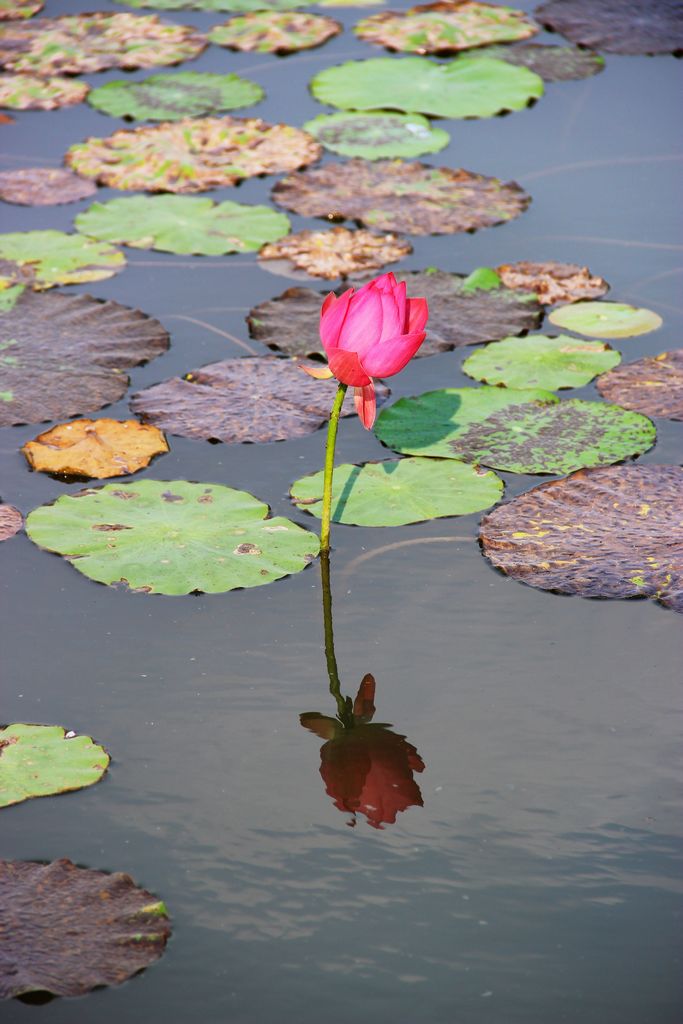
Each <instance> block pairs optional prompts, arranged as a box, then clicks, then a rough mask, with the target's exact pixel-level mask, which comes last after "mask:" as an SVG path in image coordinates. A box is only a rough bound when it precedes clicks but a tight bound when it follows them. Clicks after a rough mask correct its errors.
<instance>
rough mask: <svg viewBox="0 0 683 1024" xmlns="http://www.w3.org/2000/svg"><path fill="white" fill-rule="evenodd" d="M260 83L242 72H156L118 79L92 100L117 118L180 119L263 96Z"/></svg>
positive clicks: (96, 92)
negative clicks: (139, 78)
mask: <svg viewBox="0 0 683 1024" xmlns="http://www.w3.org/2000/svg"><path fill="white" fill-rule="evenodd" d="M264 96H265V93H264V91H263V89H262V88H261V86H260V85H257V84H256V83H255V82H250V81H249V80H248V79H246V78H240V77H239V75H215V74H211V73H210V72H199V71H176V73H175V74H174V75H152V76H151V77H150V78H143V79H142V81H140V82H127V81H116V82H108V83H107V85H102V86H100V88H99V89H93V91H92V92H91V93H90V95H89V96H88V103H90V105H91V106H93V107H96V108H97V110H101V111H102V112H103V113H105V114H111V115H112V116H113V117H126V118H130V119H132V120H141V121H179V120H181V118H183V117H201V116H202V115H203V114H217V113H222V112H223V111H225V110H235V109H236V108H237V107H248V106H251V104H253V103H258V102H259V101H260V100H262V99H263V97H264Z"/></svg>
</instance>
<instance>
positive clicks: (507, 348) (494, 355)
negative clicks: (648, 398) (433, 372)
mask: <svg viewBox="0 0 683 1024" xmlns="http://www.w3.org/2000/svg"><path fill="white" fill-rule="evenodd" d="M620 361H621V355H620V353H619V352H615V351H614V349H612V348H611V347H610V346H609V345H608V344H607V343H606V342H604V341H581V340H579V339H578V338H571V337H570V336H569V335H568V334H561V335H560V336H559V337H546V336H545V335H543V334H530V335H528V337H526V338H503V339H502V340H501V341H494V342H492V343H491V344H490V345H485V346H484V348H478V349H477V350H476V352H474V353H473V354H472V355H471V356H470V357H469V358H468V359H466V360H465V362H464V363H463V364H462V369H463V372H464V373H466V374H467V375H468V377H474V379H475V380H481V381H484V383H485V384H498V385H502V386H504V387H512V388H526V387H537V388H547V389H548V391H557V390H558V388H581V387H583V386H584V385H585V384H588V383H589V382H590V381H591V380H593V378H594V377H597V376H598V374H599V373H604V372H605V371H606V370H609V369H611V368H612V367H613V366H616V365H617V363H619V362H620Z"/></svg>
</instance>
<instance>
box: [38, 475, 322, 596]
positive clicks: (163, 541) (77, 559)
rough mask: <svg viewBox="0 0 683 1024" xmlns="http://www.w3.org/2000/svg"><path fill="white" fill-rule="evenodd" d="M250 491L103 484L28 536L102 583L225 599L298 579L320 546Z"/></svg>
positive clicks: (54, 510) (46, 508) (56, 510)
mask: <svg viewBox="0 0 683 1024" xmlns="http://www.w3.org/2000/svg"><path fill="white" fill-rule="evenodd" d="M267 515H268V506H267V505H265V504H263V502H261V501H259V500H258V499H257V498H255V497H254V496H253V495H252V494H247V492H246V491H236V490H234V489H233V488H232V487H223V486H222V485H220V484H208V483H188V481H187V480H172V481H164V480H140V481H138V482H137V483H133V484H105V485H104V487H98V488H91V489H89V490H86V491H81V492H80V494H76V495H70V494H65V495H62V497H61V498H58V499H57V501H56V502H55V503H54V504H53V505H43V506H42V507H41V508H38V509H35V510H34V511H33V512H31V514H30V515H29V516H28V518H27V520H26V532H27V533H28V535H29V537H30V538H31V540H32V541H33V542H34V543H35V544H38V545H39V546H40V547H42V548H47V549H48V550H49V551H56V552H57V553H59V554H60V555H64V557H65V558H67V559H68V560H69V561H71V562H72V564H73V566H74V568H75V569H78V571H79V572H82V573H83V574H84V575H85V576H88V577H89V578H90V579H92V580H97V582H99V583H107V584H114V583H125V584H127V585H128V587H129V588H130V589H131V590H142V591H145V592H146V593H157V594H189V593H193V592H201V593H207V594H222V593H225V592H226V591H228V590H234V589H235V588H236V587H259V586H262V585H263V584H264V583H271V582H272V581H273V580H276V579H280V577H282V576H287V575H289V574H290V573H295V572H300V571H301V569H304V568H305V567H306V565H308V563H309V562H311V561H312V560H313V559H314V558H315V556H316V555H317V553H318V547H319V541H318V538H317V537H316V536H315V534H313V533H309V532H308V531H307V530H302V529H301V527H300V526H297V525H296V524H295V523H292V522H290V521H289V520H288V519H282V518H276V519H269V518H266V517H267Z"/></svg>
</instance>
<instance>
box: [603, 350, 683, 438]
mask: <svg viewBox="0 0 683 1024" xmlns="http://www.w3.org/2000/svg"><path fill="white" fill-rule="evenodd" d="M597 388H598V391H599V392H600V394H601V395H602V396H603V398H606V399H608V401H610V402H616V404H617V405H621V406H623V408H624V409H633V410H634V411H635V412H642V413H645V415H646V416H661V417H662V418H663V419H667V420H683V349H681V348H679V349H675V350H674V351H672V352H662V353H661V354H660V355H658V356H646V357H645V358H644V359H637V360H636V362H635V363H626V364H624V365H623V366H620V367H618V369H616V370H610V372H609V373H605V374H604V375H603V376H602V377H600V379H599V380H598V382H597Z"/></svg>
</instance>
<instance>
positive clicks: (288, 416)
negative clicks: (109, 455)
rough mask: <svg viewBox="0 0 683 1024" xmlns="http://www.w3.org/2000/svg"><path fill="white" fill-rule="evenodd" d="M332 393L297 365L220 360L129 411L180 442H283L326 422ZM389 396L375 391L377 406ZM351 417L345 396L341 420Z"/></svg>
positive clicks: (329, 385)
mask: <svg viewBox="0 0 683 1024" xmlns="http://www.w3.org/2000/svg"><path fill="white" fill-rule="evenodd" d="M312 365H316V366H318V367H319V366H320V363H316V364H312ZM336 388H337V382H336V381H334V380H330V381H319V380H313V379H312V378H311V377H309V376H308V375H307V374H306V373H304V371H303V370H302V369H300V367H299V366H297V364H296V363H293V362H290V361H289V360H288V359H279V358H277V356H255V357H245V358H242V359H224V360H223V361H222V362H220V363H210V364H209V365H208V366H203V367H202V368H201V369H200V370H193V371H192V372H191V373H188V374H186V376H185V377H171V378H170V380H165V381H163V382H162V383H161V384H153V385H152V387H150V388H146V389H145V390H144V391H139V392H138V393H137V394H136V395H133V397H132V399H131V402H130V408H131V411H132V412H133V413H134V414H135V415H136V416H139V417H140V419H142V420H143V421H144V422H145V423H154V424H156V426H158V427H160V428H161V429H162V430H167V431H168V432H169V433H170V434H178V435H180V436H181V437H194V438H200V439H202V440H206V441H226V442H229V443H236V442H245V441H248V442H252V441H254V442H255V441H285V440H288V439H289V438H292V437H303V436H304V435H306V434H310V433H312V432H313V431H314V430H318V428H319V427H321V426H322V425H323V423H325V422H326V421H327V420H328V418H329V415H330V409H331V407H332V402H333V401H334V395H335V392H336ZM388 394H389V390H388V388H385V387H383V386H382V387H379V388H378V393H377V397H378V400H379V401H381V400H382V399H384V398H386V396H387V395H388ZM353 412H354V406H353V399H352V398H351V395H349V396H348V397H347V399H346V401H345V403H344V408H343V410H342V415H343V416H350V415H352V414H353Z"/></svg>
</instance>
